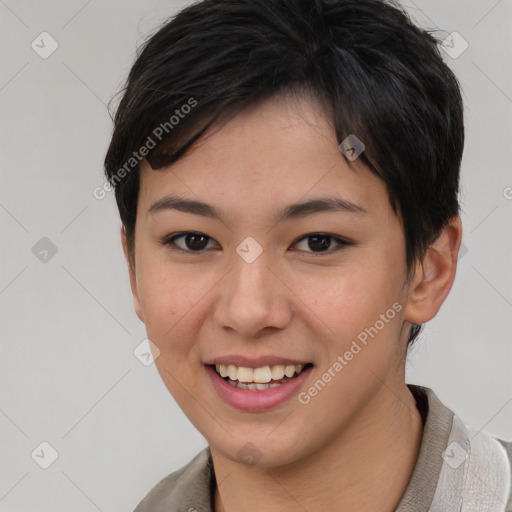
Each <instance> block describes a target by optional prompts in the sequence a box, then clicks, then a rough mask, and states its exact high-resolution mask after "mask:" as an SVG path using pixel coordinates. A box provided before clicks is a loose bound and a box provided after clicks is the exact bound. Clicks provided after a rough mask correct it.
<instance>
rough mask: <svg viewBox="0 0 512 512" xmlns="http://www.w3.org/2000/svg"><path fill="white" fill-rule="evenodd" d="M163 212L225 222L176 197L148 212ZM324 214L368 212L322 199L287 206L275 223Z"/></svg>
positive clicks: (212, 211) (343, 201)
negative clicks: (179, 212)
mask: <svg viewBox="0 0 512 512" xmlns="http://www.w3.org/2000/svg"><path fill="white" fill-rule="evenodd" d="M163 210H179V211H181V212H185V213H191V214H194V215H201V216H203V217H209V218H212V219H217V220H220V221H222V222H224V220H223V219H224V215H223V214H222V213H221V212H220V211H219V210H218V209H217V208H215V207H214V206H212V205H210V204H207V203H203V202H202V201H193V200H190V199H183V198H180V197H176V196H166V197H163V198H162V199H159V200H158V201H156V202H155V203H154V204H153V205H151V207H150V208H149V210H148V214H149V213H156V212H159V211H163ZM322 212H344V213H357V214H364V213H368V211H367V210H366V209H365V208H363V207H362V206H360V205H358V204H356V203H354V202H352V201H348V200H347V199H342V198H340V197H320V198H316V199H312V200H310V201H306V202H303V203H295V204H291V205H288V206H286V207H285V208H283V209H282V210H281V211H279V212H278V213H277V215H276V216H275V222H276V223H278V222H285V221H288V220H293V219H298V218H303V217H307V216H309V215H314V214H315V213H322Z"/></svg>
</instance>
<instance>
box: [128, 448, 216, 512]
mask: <svg viewBox="0 0 512 512" xmlns="http://www.w3.org/2000/svg"><path fill="white" fill-rule="evenodd" d="M212 477H213V470H212V463H211V455H210V449H209V448H208V447H207V448H205V449H204V450H202V451H201V452H199V453H198V454H197V455H196V456H195V457H194V458H193V459H192V460H191V461H190V462H189V463H188V464H186V465H185V466H183V467H182V468H180V469H178V470H177V471H174V472H173V473H171V474H169V475H167V476H166V477H165V478H163V479H162V480H160V481H159V482H158V483H157V484H156V485H155V486H154V487H153V488H152V489H151V490H150V491H149V492H148V493H147V494H146V496H145V497H144V498H143V499H142V501H141V502H140V503H139V504H138V505H137V507H136V508H135V510H134V512H164V511H165V512H169V511H170V510H172V511H173V512H174V511H175V512H182V511H183V512H188V511H189V510H196V511H197V512H210V511H211V507H210V503H211V482H212Z"/></svg>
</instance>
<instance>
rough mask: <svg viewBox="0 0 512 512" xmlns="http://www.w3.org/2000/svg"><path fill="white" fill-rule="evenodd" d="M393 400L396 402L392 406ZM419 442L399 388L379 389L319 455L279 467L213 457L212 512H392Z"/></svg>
mask: <svg viewBox="0 0 512 512" xmlns="http://www.w3.org/2000/svg"><path fill="white" fill-rule="evenodd" d="M397 397H398V400H397ZM422 435H423V424H422V419H421V415H420V413H419V411H418V410H417V408H416V406H415V400H414V397H413V395H412V394H411V392H410V391H409V389H408V388H407V387H406V385H405V384H404V385H403V388H400V389H399V390H398V391H396V390H394V391H391V390H390V389H389V388H387V387H385V386H382V388H381V389H380V391H379V393H377V395H375V396H374V399H373V400H372V401H371V403H370V404H368V406H367V407H366V408H365V409H364V410H363V411H362V412H361V414H360V415H359V416H358V418H356V419H355V420H354V421H353V422H352V423H351V425H350V426H349V427H347V428H346V429H345V430H344V431H343V432H342V433H340V435H339V436H337V437H336V438H334V439H333V440H331V441H330V442H329V443H328V444H326V445H324V447H322V449H321V450H319V451H317V452H315V453H314V454H312V455H310V456H308V457H307V458H304V459H302V460H300V461H297V462H294V463H293V464H290V465H288V466H286V467H279V468H258V467H249V468H248V467H245V466H241V465H240V464H238V463H235V462H233V461H231V460H229V459H226V458H224V457H222V456H220V455H219V454H216V452H215V451H214V450H212V457H213V463H214V467H215V476H216V480H217V482H219V485H218V486H217V488H216V490H215V512H234V511H238V510H244V511H245V512H260V511H261V510H265V511H266V512H277V511H279V512H288V511H290V512H291V511H294V512H295V511H297V510H301V508H302V509H305V510H307V511H308V512H320V511H322V512H323V511H325V510H329V509H332V508H333V506H332V505H333V503H335V504H336V506H335V507H334V508H335V509H336V510H357V511H358V512H370V511H371V512H374V511H375V509H376V505H377V504H378V509H379V510H380V511H382V512H386V511H389V512H392V511H394V510H395V509H396V507H397V506H398V503H399V502H400V499H401V497H402V496H403V494H404V492H405V489H406V487H407V484H408V482H409V480H410V477H411V474H412V471H413V469H414V466H415V464H416V459H417V456H418V452H419V447H420V444H421V438H422Z"/></svg>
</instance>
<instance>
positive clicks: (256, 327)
mask: <svg viewBox="0 0 512 512" xmlns="http://www.w3.org/2000/svg"><path fill="white" fill-rule="evenodd" d="M264 254H265V253H263V254H262V255H260V256H259V257H258V258H257V259H256V260H255V261H253V262H252V263H247V262H246V261H244V260H243V259H242V258H240V257H239V256H238V255H235V257H234V262H233V267H232V269H231V270H230V271H229V272H228V274H227V276H226V277H225V279H223V280H222V283H221V285H220V287H219V289H218V294H219V297H218V301H216V307H215V311H214V320H215V322H216V325H218V326H219V327H221V328H223V329H231V330H234V331H236V332H237V333H238V334H239V335H240V336H243V337H247V338H255V337H258V335H260V334H261V333H262V332H263V331H264V330H266V329H267V328H268V329H272V328H274V329H284V328H285V327H286V326H287V325H288V324H289V322H290V320H291V318H292V313H293V304H292V298H291V295H292V294H291V293H290V291H289V290H288V288H287V287H286V286H284V285H283V283H282V278H281V279H280V278H279V277H278V273H277V272H276V271H275V270H274V269H273V268H270V267H269V262H268V261H267V259H266V258H265V257H264Z"/></svg>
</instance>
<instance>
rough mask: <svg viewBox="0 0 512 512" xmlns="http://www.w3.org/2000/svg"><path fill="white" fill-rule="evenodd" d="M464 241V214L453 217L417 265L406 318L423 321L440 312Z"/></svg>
mask: <svg viewBox="0 0 512 512" xmlns="http://www.w3.org/2000/svg"><path fill="white" fill-rule="evenodd" d="M461 240H462V223H461V220H460V217H458V216H457V217H453V218H452V219H451V220H450V222H449V223H448V225H447V226H446V227H445V228H444V229H443V230H442V231H441V233H440V235H439V236H438V237H437V239H436V240H435V241H434V242H433V243H432V244H431V245H430V247H429V248H428V249H427V252H426V254H425V257H424V258H423V260H422V261H421V262H418V264H417V266H416V270H415V273H414V276H413V278H412V280H411V284H410V287H409V293H408V299H407V305H406V307H405V312H404V319H405V320H406V321H408V322H410V323H414V324H422V323H425V322H428V321H429V320H431V319H432V318H434V316H435V315H436V314H437V312H438V311H439V309H440V308H441V305H442V304H443V302H444V301H445V299H446V297H447V296H448V293H449V292H450V290H451V287H452V285H453V281H454V279H455V272H456V269H457V256H458V252H459V248H460V244H461Z"/></svg>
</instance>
